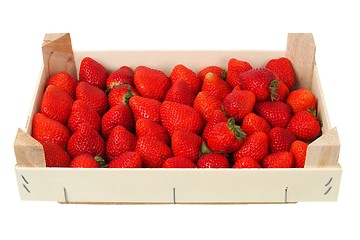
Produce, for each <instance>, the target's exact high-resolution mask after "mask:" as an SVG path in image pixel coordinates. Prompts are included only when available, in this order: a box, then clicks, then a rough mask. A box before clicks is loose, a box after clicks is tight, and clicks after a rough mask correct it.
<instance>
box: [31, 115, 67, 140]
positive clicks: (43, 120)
mask: <svg viewBox="0 0 360 240" xmlns="http://www.w3.org/2000/svg"><path fill="white" fill-rule="evenodd" d="M70 135H71V134H70V131H69V129H68V128H67V127H65V126H64V125H63V124H61V123H60V122H58V121H56V120H53V119H51V118H49V117H47V116H45V115H44V114H42V113H35V115H34V118H33V122H32V136H33V138H35V139H36V140H38V141H39V142H41V143H42V142H52V143H57V144H59V145H61V146H66V144H67V142H68V140H69V138H70Z"/></svg>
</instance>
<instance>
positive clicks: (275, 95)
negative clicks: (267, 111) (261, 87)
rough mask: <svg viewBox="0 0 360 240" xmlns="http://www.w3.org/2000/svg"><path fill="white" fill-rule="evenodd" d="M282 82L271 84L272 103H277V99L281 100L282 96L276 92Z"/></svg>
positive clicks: (275, 81)
mask: <svg viewBox="0 0 360 240" xmlns="http://www.w3.org/2000/svg"><path fill="white" fill-rule="evenodd" d="M279 82H280V80H276V79H275V80H273V81H271V83H270V86H269V89H270V98H271V101H276V100H277V99H279V97H280V95H279V94H278V93H277V92H276V90H278V88H279V86H278V84H279Z"/></svg>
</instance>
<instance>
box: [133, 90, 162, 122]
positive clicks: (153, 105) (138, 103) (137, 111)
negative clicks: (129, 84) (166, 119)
mask: <svg viewBox="0 0 360 240" xmlns="http://www.w3.org/2000/svg"><path fill="white" fill-rule="evenodd" d="M129 106H130V108H131V111H132V112H133V114H134V120H135V122H136V121H137V120H138V119H140V118H146V119H150V120H152V121H154V122H157V123H160V107H161V102H159V101H158V100H155V99H151V98H146V97H140V96H133V97H131V98H130V100H129Z"/></svg>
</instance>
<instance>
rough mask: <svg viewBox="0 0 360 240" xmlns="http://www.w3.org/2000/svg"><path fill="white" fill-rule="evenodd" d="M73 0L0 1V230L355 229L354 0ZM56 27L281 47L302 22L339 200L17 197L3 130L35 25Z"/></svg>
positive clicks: (27, 64)
mask: <svg viewBox="0 0 360 240" xmlns="http://www.w3.org/2000/svg"><path fill="white" fill-rule="evenodd" d="M4 2H7V3H4ZM78 2H79V3H77V2H76V1H65V0H63V1H53V2H52V1H44V2H43V3H41V2H39V1H16V0H15V1H2V2H1V3H0V5H1V6H0V27H1V37H0V41H1V44H0V59H1V65H0V66H1V68H0V69H1V71H0V78H1V81H0V84H1V87H0V89H1V94H0V98H1V101H0V104H1V110H2V111H1V120H0V121H1V122H0V141H1V142H0V154H1V158H0V220H1V221H0V222H1V223H0V224H1V225H0V239H39V240H40V239H62V240H63V239H75V238H78V239H120V238H125V239H139V238H157V239H184V238H188V239H194V238H198V239H240V238H242V239H250V238H253V239H260V238H267V239H268V238H270V239H272V238H275V237H276V238H277V239H315V238H319V239H342V238H344V236H351V237H350V238H351V239H359V236H360V234H359V231H358V227H359V223H358V219H359V214H360V207H359V206H360V204H359V201H360V198H359V194H358V192H359V183H360V182H359V178H358V176H359V173H360V170H359V167H360V164H359V161H360V159H359V153H358V152H359V150H358V149H359V146H358V145H359V138H358V136H359V125H358V118H357V117H355V114H356V113H357V112H358V109H359V108H358V106H357V103H359V87H360V84H359V82H360V79H359V75H360V74H359V54H360V51H359V46H358V44H359V43H360V38H359V34H358V33H359V25H357V24H356V22H359V21H360V17H359V14H358V8H357V7H355V3H356V1H346V0H343V1H318V2H320V3H318V2H316V1H307V0H306V1H305V0H303V1H298V2H291V1H276V0H272V1H263V2H261V1H246V2H244V1H233V2H230V1H225V0H222V1H218V2H215V1H206V3H200V2H196V1H194V0H193V1H185V0H184V1H181V2H171V1H162V2H161V1H156V0H153V1H143V2H140V1H132V0H128V1H126V2H123V1H117V3H116V2H115V1H114V2H109V1H106V0H102V1H78ZM235 2H237V3H235ZM56 32H70V33H71V36H72V41H73V47H74V49H76V50H90V49H99V50H100V49H260V50H263V49H284V48H285V45H286V36H287V33H288V32H312V33H313V34H314V38H315V42H316V44H317V55H316V61H317V64H318V70H319V73H320V78H321V81H322V85H323V90H324V93H325V98H326V102H327V106H328V111H329V114H330V119H331V123H332V125H333V126H337V128H338V131H339V134H340V139H341V144H342V146H341V154H340V160H339V162H340V164H341V165H342V167H343V177H342V183H341V187H340V194H339V199H338V201H337V202H331V203H323V202H320V203H297V204H288V205H283V204H279V205H277V204H275V205H261V204H255V205H63V204H58V203H56V202H25V201H21V200H20V198H19V195H18V190H17V184H16V181H15V172H14V165H15V163H16V161H15V157H14V152H13V141H14V138H15V134H16V131H17V128H18V127H23V126H24V125H25V122H26V116H27V113H28V110H29V107H30V101H31V99H32V95H33V92H34V88H35V83H36V81H37V78H38V74H39V71H40V66H41V61H42V55H41V48H40V47H41V43H42V40H43V37H44V34H45V33H56ZM6 236H8V237H6Z"/></svg>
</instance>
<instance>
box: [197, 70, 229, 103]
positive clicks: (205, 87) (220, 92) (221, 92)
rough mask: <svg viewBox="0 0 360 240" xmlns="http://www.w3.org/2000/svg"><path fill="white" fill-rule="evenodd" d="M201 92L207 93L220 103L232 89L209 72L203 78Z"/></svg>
mask: <svg viewBox="0 0 360 240" xmlns="http://www.w3.org/2000/svg"><path fill="white" fill-rule="evenodd" d="M201 91H202V92H209V93H210V95H212V96H214V97H215V98H217V99H219V100H220V101H222V100H224V98H225V96H226V95H228V94H229V93H230V92H231V91H232V87H231V86H230V85H229V84H228V83H227V82H225V81H224V80H223V79H221V78H220V77H219V76H218V75H216V74H215V73H212V72H210V73H208V74H206V75H205V77H204V80H203V84H202V87H201Z"/></svg>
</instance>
